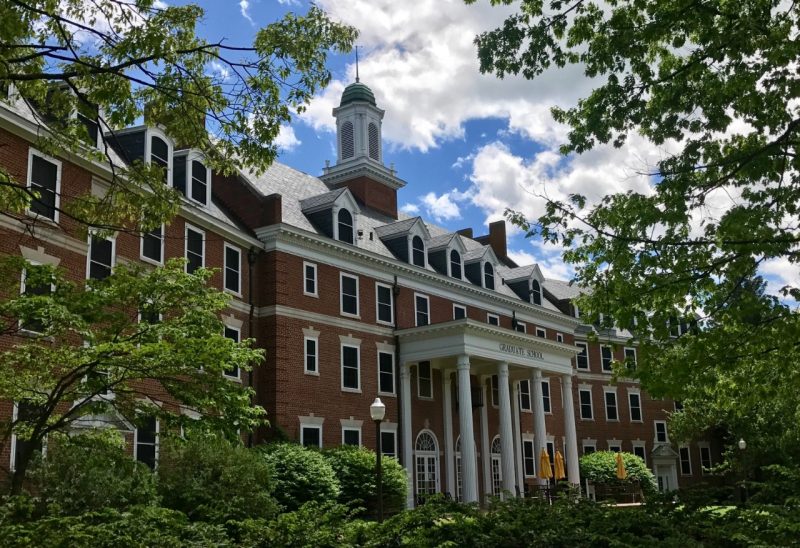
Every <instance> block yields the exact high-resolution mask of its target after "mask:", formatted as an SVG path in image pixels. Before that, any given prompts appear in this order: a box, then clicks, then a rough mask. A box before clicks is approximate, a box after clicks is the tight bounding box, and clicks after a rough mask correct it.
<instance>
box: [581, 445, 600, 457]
mask: <svg viewBox="0 0 800 548" xmlns="http://www.w3.org/2000/svg"><path fill="white" fill-rule="evenodd" d="M596 451H597V446H596V445H594V444H593V443H592V444H590V443H584V444H583V454H584V455H591V454H592V453H594V452H596Z"/></svg>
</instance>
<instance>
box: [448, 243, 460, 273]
mask: <svg viewBox="0 0 800 548" xmlns="http://www.w3.org/2000/svg"><path fill="white" fill-rule="evenodd" d="M450 276H452V277H453V278H458V279H459V280H460V279H461V253H459V252H458V251H456V250H455V249H453V250H451V251H450Z"/></svg>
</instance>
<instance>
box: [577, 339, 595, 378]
mask: <svg viewBox="0 0 800 548" xmlns="http://www.w3.org/2000/svg"><path fill="white" fill-rule="evenodd" d="M575 346H579V347H582V348H583V349H584V351H585V353H586V367H581V366H580V362H579V361H578V357H577V355H576V356H575V369H577V370H578V371H590V370H591V369H592V364H591V363H590V362H589V343H588V342H585V341H575Z"/></svg>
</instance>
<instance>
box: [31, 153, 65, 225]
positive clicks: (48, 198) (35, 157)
mask: <svg viewBox="0 0 800 548" xmlns="http://www.w3.org/2000/svg"><path fill="white" fill-rule="evenodd" d="M28 186H29V187H30V189H31V190H32V191H34V192H36V193H38V195H39V196H38V197H36V198H33V199H32V200H31V207H30V212H31V213H34V214H36V215H40V216H42V217H46V218H48V219H50V220H52V221H55V222H58V204H59V199H60V191H61V162H59V161H58V160H55V159H53V158H50V157H49V156H45V155H43V154H41V153H39V152H35V151H34V150H33V149H31V151H30V154H29V157H28Z"/></svg>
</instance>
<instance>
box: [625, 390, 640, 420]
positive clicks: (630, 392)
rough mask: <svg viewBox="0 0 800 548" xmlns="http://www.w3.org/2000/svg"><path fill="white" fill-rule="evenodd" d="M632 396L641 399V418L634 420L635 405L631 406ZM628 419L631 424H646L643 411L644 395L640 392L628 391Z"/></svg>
mask: <svg viewBox="0 0 800 548" xmlns="http://www.w3.org/2000/svg"><path fill="white" fill-rule="evenodd" d="M631 396H636V397H637V398H638V399H639V418H638V419H634V418H633V405H631ZM628 417H629V418H630V420H631V422H637V423H641V422H644V411H643V409H642V394H641V392H639V391H638V390H631V389H630V388H629V389H628Z"/></svg>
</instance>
